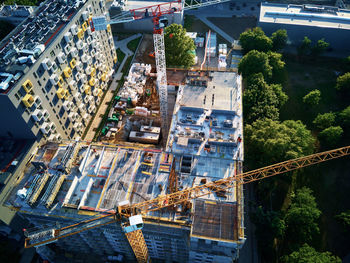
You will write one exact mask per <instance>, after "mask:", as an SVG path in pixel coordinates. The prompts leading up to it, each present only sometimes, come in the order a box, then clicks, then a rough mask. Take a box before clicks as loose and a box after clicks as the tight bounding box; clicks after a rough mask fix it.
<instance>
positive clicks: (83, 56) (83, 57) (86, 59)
mask: <svg viewBox="0 0 350 263" xmlns="http://www.w3.org/2000/svg"><path fill="white" fill-rule="evenodd" d="M81 61H83V63H86V62H87V61H88V56H87V55H86V54H84V55H82V56H81Z"/></svg>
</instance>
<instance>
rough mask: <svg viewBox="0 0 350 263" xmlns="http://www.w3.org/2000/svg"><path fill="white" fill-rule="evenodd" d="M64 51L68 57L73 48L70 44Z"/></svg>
mask: <svg viewBox="0 0 350 263" xmlns="http://www.w3.org/2000/svg"><path fill="white" fill-rule="evenodd" d="M63 49H64V53H66V54H67V55H68V54H70V52H71V50H72V47H71V46H70V45H69V44H67V45H66V46H65V47H64V48H63Z"/></svg>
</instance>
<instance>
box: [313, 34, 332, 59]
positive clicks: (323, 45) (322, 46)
mask: <svg viewBox="0 0 350 263" xmlns="http://www.w3.org/2000/svg"><path fill="white" fill-rule="evenodd" d="M328 47H329V43H327V42H326V41H324V38H322V39H320V40H318V41H317V43H316V45H315V46H314V47H313V48H312V49H311V52H312V54H313V55H316V56H319V55H321V54H322V53H324V52H325V51H326V50H327V48H328Z"/></svg>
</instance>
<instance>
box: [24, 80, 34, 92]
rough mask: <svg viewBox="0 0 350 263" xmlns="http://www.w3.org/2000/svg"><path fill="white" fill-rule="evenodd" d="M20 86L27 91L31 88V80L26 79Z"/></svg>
mask: <svg viewBox="0 0 350 263" xmlns="http://www.w3.org/2000/svg"><path fill="white" fill-rule="evenodd" d="M22 87H23V88H24V90H25V91H26V92H27V93H29V92H31V91H32V90H33V84H32V82H31V81H30V80H29V79H27V80H26V81H25V82H24V83H23V84H22Z"/></svg>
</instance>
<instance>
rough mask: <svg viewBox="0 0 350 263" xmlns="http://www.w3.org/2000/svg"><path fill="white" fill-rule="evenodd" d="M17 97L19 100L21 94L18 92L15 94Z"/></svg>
mask: <svg viewBox="0 0 350 263" xmlns="http://www.w3.org/2000/svg"><path fill="white" fill-rule="evenodd" d="M15 97H16V99H17V100H19V99H20V96H19V95H18V92H17V93H16V94H15Z"/></svg>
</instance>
